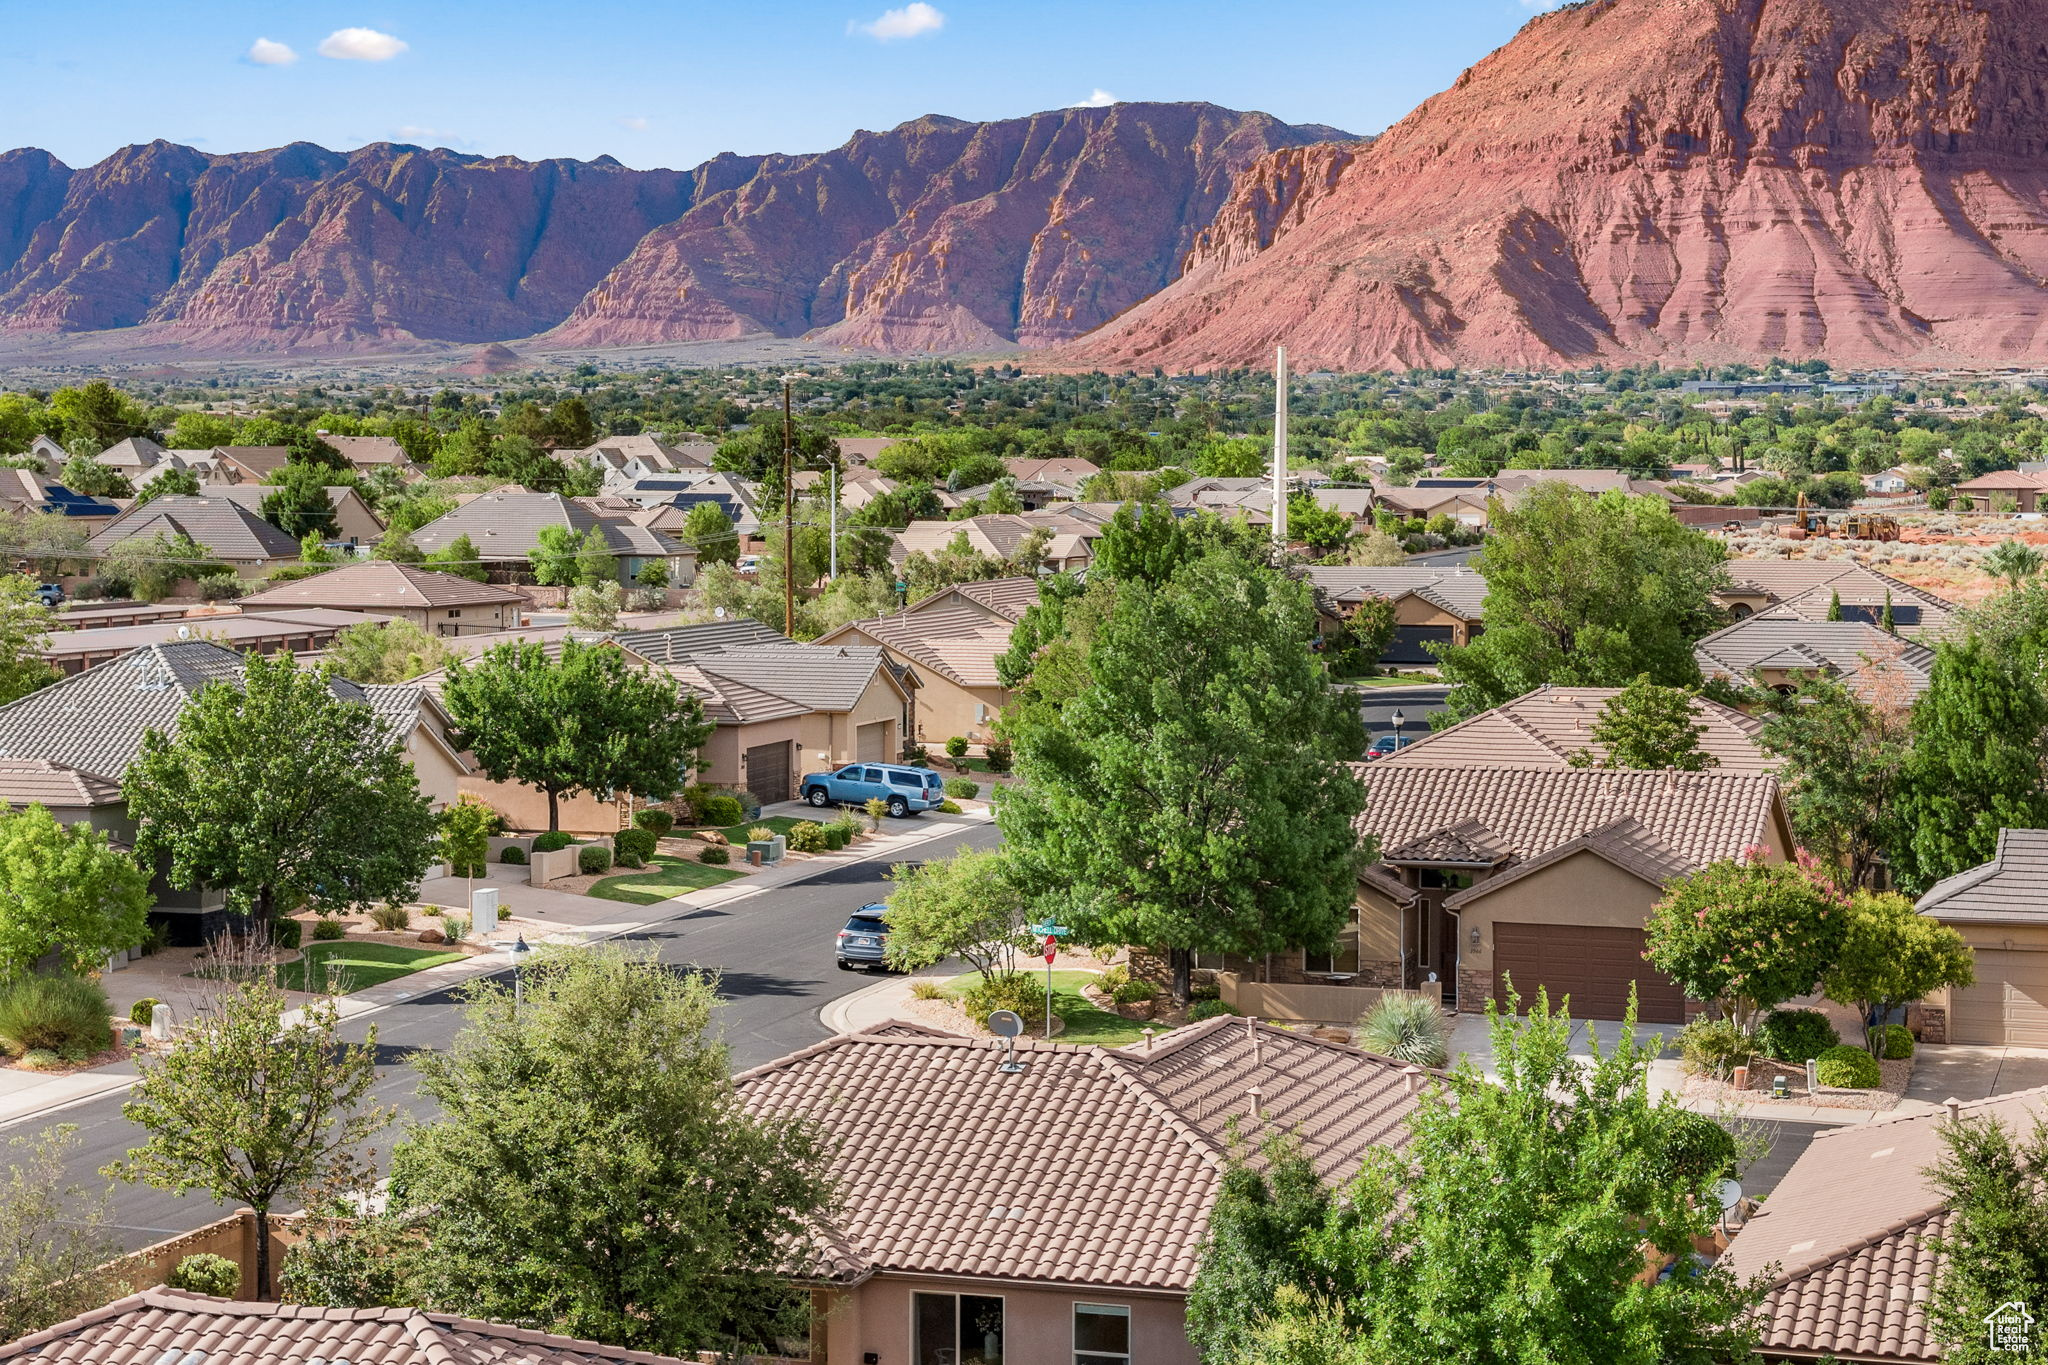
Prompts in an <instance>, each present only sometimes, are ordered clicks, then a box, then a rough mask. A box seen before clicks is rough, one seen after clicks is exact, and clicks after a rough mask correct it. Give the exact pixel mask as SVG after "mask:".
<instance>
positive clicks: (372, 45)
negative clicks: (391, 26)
mask: <svg viewBox="0 0 2048 1365" xmlns="http://www.w3.org/2000/svg"><path fill="white" fill-rule="evenodd" d="M406 46H407V45H406V43H405V42H403V41H402V40H400V39H397V38H394V37H392V36H391V35H390V34H388V33H379V32H377V30H376V29H374V28H338V29H336V30H334V32H332V33H330V34H328V35H327V36H326V37H325V38H322V39H321V40H320V55H321V56H323V57H332V58H334V59H335V60H336V61H338V62H388V61H390V60H391V59H392V58H393V57H396V56H397V55H398V54H399V53H401V52H403V51H405V49H406Z"/></svg>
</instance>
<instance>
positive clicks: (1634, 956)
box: [1493, 924, 1685, 1024]
mask: <svg viewBox="0 0 2048 1365" xmlns="http://www.w3.org/2000/svg"><path fill="white" fill-rule="evenodd" d="M1509 977H1512V978H1513V979H1514V988H1515V990H1516V991H1517V992H1518V993H1519V994H1520V995H1521V997H1522V999H1523V1000H1524V1001H1525V1002H1526V1001H1529V1000H1532V999H1534V998H1535V996H1536V988H1537V987H1538V986H1541V987H1543V988H1544V989H1545V990H1546V991H1548V992H1549V994H1550V1004H1551V1007H1552V1008H1553V1009H1555V1008H1557V1007H1558V1004H1559V1001H1560V1000H1561V998H1562V997H1564V996H1567V995H1568V996H1570V997H1571V1013H1572V1018H1574V1019H1619V1018H1621V1017H1622V1015H1623V1014H1625V1013H1627V1012H1628V986H1629V982H1631V981H1633V982H1635V983H1636V1018H1637V1020H1639V1021H1640V1022H1642V1023H1645V1024H1682V1023H1684V1022H1685V992H1683V991H1681V990H1680V989H1679V988H1678V985H1677V983H1675V982H1674V981H1672V979H1671V978H1670V977H1668V976H1665V975H1664V974H1663V973H1662V972H1660V971H1658V970H1657V969H1656V968H1654V967H1652V966H1651V965H1650V964H1649V963H1647V962H1645V961H1643V931H1642V930H1640V929H1609V928H1595V927H1594V926H1592V925H1585V924H1496V925H1494V926H1493V980H1494V994H1495V997H1496V998H1497V999H1501V1000H1502V1001H1503V1003H1505V999H1506V995H1507V986H1508V978H1509ZM1524 1007H1525V1008H1526V1005H1525V1006H1524Z"/></svg>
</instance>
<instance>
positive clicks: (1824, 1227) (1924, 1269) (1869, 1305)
mask: <svg viewBox="0 0 2048 1365" xmlns="http://www.w3.org/2000/svg"><path fill="white" fill-rule="evenodd" d="M1961 1113H1962V1115H1963V1117H1966V1118H1979V1119H1983V1118H1988V1119H1994V1120H1996V1121H1998V1122H2000V1123H2003V1124H2005V1125H2006V1126H2007V1127H2012V1128H2018V1129H2020V1130H2022V1131H2024V1130H2025V1129H2026V1128H2028V1127H2029V1126H2031V1124H2032V1122H2033V1121H2034V1120H2035V1119H2036V1118H2048V1089H2041V1090H2022V1091H2016V1092H2014V1093H2012V1094H2009V1095H1994V1096H1992V1097H1991V1098H1989V1099H1985V1100H1978V1101H1975V1102H1974V1103H1970V1104H1965V1105H1963V1106H1962V1107H1961ZM1944 1117H1945V1114H1944V1111H1942V1110H1939V1109H1937V1110H1934V1111H1932V1112H1928V1113H1920V1114H1907V1115H1901V1116H1899V1117H1895V1118H1889V1119H1879V1120H1877V1121H1876V1122H1873V1123H1866V1124H1858V1125H1854V1126H1850V1127H1843V1128H1832V1129H1828V1130H1826V1131H1824V1132H1822V1133H1820V1134H1818V1135H1817V1136H1816V1137H1815V1138H1814V1139H1813V1141H1812V1143H1811V1144H1810V1145H1809V1146H1808V1147H1807V1149H1806V1151H1805V1152H1803V1153H1802V1154H1801V1155H1800V1157H1799V1160H1798V1161H1796V1162H1794V1163H1793V1165H1792V1169H1791V1170H1790V1171H1789V1172H1787V1173H1786V1175H1785V1178H1784V1179H1783V1180H1782V1181H1780V1182H1779V1183H1778V1186H1777V1188H1776V1189H1774V1190H1772V1191H1771V1197H1770V1200H1769V1202H1767V1203H1766V1204H1765V1205H1764V1206H1763V1208H1762V1209H1761V1210H1760V1211H1759V1212H1758V1213H1757V1214H1756V1215H1755V1216H1754V1217H1753V1218H1751V1219H1750V1221H1749V1223H1748V1224H1747V1225H1746V1226H1744V1227H1743V1229H1742V1230H1741V1231H1740V1232H1738V1233H1737V1234H1736V1235H1735V1238H1734V1240H1733V1241H1732V1242H1730V1243H1729V1245H1728V1250H1727V1252H1726V1253H1725V1254H1724V1256H1723V1261H1724V1262H1725V1263H1726V1264H1728V1265H1730V1266H1732V1267H1733V1268H1734V1269H1735V1271H1736V1272H1737V1273H1738V1274H1743V1275H1747V1274H1749V1273H1752V1272H1754V1271H1758V1270H1763V1269H1765V1268H1767V1267H1769V1266H1771V1265H1773V1264H1775V1265H1776V1266H1777V1270H1776V1273H1775V1277H1774V1281H1773V1285H1774V1287H1773V1289H1772V1290H1771V1293H1770V1295H1769V1297H1767V1298H1766V1299H1765V1300H1764V1303H1763V1307H1762V1308H1761V1310H1759V1313H1760V1317H1761V1319H1762V1321H1763V1323H1764V1334H1763V1341H1762V1346H1763V1349H1764V1350H1765V1352H1766V1353H1770V1352H1774V1351H1788V1352H1791V1351H1796V1352H1799V1353H1801V1354H1813V1355H1822V1354H1833V1355H1837V1356H1846V1357H1850V1358H1853V1359H1857V1360H1901V1361H1907V1360H1938V1359H1940V1358H1941V1350H1940V1347H1939V1345H1938V1344H1937V1343H1935V1342H1934V1341H1933V1340H1931V1338H1930V1334H1929V1327H1928V1322H1927V1316H1926V1314H1927V1309H1926V1305H1927V1298H1928V1295H1929V1293H1930V1292H1931V1291H1932V1289H1933V1285H1934V1280H1935V1277H1936V1276H1937V1275H1938V1274H1939V1272H1940V1260H1939V1257H1938V1256H1937V1254H1936V1253H1935V1252H1934V1251H1933V1249H1932V1248H1931V1247H1929V1246H1928V1239H1929V1238H1931V1237H1935V1236H1938V1235H1940V1234H1941V1233H1943V1232H1944V1231H1946V1230H1947V1215H1948V1209H1947V1206H1946V1203H1945V1201H1944V1200H1943V1198H1942V1195H1941V1192H1940V1191H1939V1190H1937V1189H1936V1188H1935V1186H1934V1182H1933V1181H1932V1180H1931V1179H1929V1178H1928V1175H1927V1171H1928V1168H1929V1167H1931V1166H1933V1165H1934V1164H1935V1162H1936V1161H1937V1160H1938V1159H1939V1158H1940V1156H1941V1155H1942V1152H1943V1145H1942V1142H1941V1139H1940V1136H1939V1134H1938V1133H1937V1131H1936V1130H1937V1127H1938V1125H1939V1124H1940V1122H1941V1121H1942V1119H1943V1118H1944Z"/></svg>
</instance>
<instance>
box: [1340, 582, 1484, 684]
mask: <svg viewBox="0 0 2048 1365" xmlns="http://www.w3.org/2000/svg"><path fill="white" fill-rule="evenodd" d="M1303 572H1304V573H1305V574H1306V575H1307V577H1308V581H1309V584H1310V585H1311V586H1312V587H1313V588H1314V589H1315V594H1316V609H1317V615H1318V616H1319V617H1320V618H1321V623H1322V627H1323V629H1324V630H1325V631H1326V632H1334V631H1335V630H1336V629H1337V628H1338V626H1339V625H1340V624H1341V623H1342V621H1343V620H1344V619H1346V618H1347V617H1348V616H1349V615H1350V613H1351V612H1353V611H1355V610H1356V609H1357V607H1358V605H1359V604H1360V603H1361V602H1363V601H1364V600H1365V599H1367V598H1369V597H1383V598H1386V599H1388V600H1390V601H1391V602H1392V603H1393V604H1394V634H1393V638H1392V639H1390V640H1388V642H1387V647H1386V648H1385V649H1384V650H1382V651H1381V652H1380V657H1379V662H1380V663H1382V664H1398V665H1403V666H1412V665H1415V664H1434V663H1435V662H1436V655H1435V654H1434V653H1432V652H1431V650H1430V646H1432V645H1437V646H1444V647H1450V646H1462V645H1469V644H1471V643H1472V642H1473V641H1474V640H1476V639H1478V638H1479V636H1480V635H1481V634H1482V633H1483V632H1484V631H1485V629H1486V621H1485V614H1486V610H1485V609H1486V580H1485V579H1484V578H1481V577H1480V576H1479V574H1478V572H1477V571H1476V570H1474V569H1469V568H1466V567H1464V566H1462V565H1450V566H1445V567H1443V568H1406V567H1402V566H1395V567H1392V568H1384V569H1375V568H1364V569H1354V568H1347V567H1344V566H1334V567H1331V566H1325V565H1320V564H1312V565H1310V566H1309V567H1308V568H1307V569H1305V570H1303Z"/></svg>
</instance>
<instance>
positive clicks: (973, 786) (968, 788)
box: [946, 777, 981, 801]
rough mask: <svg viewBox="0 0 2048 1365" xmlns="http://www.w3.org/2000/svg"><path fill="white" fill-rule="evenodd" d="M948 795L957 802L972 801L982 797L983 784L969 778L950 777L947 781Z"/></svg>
mask: <svg viewBox="0 0 2048 1365" xmlns="http://www.w3.org/2000/svg"><path fill="white" fill-rule="evenodd" d="M946 795H948V796H950V797H952V798H953V799H954V800H955V801H972V800H973V799H974V798H975V797H977V796H980V795H981V784H980V783H979V782H976V781H975V780H974V779H973V778H969V777H949V778H947V779H946Z"/></svg>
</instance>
